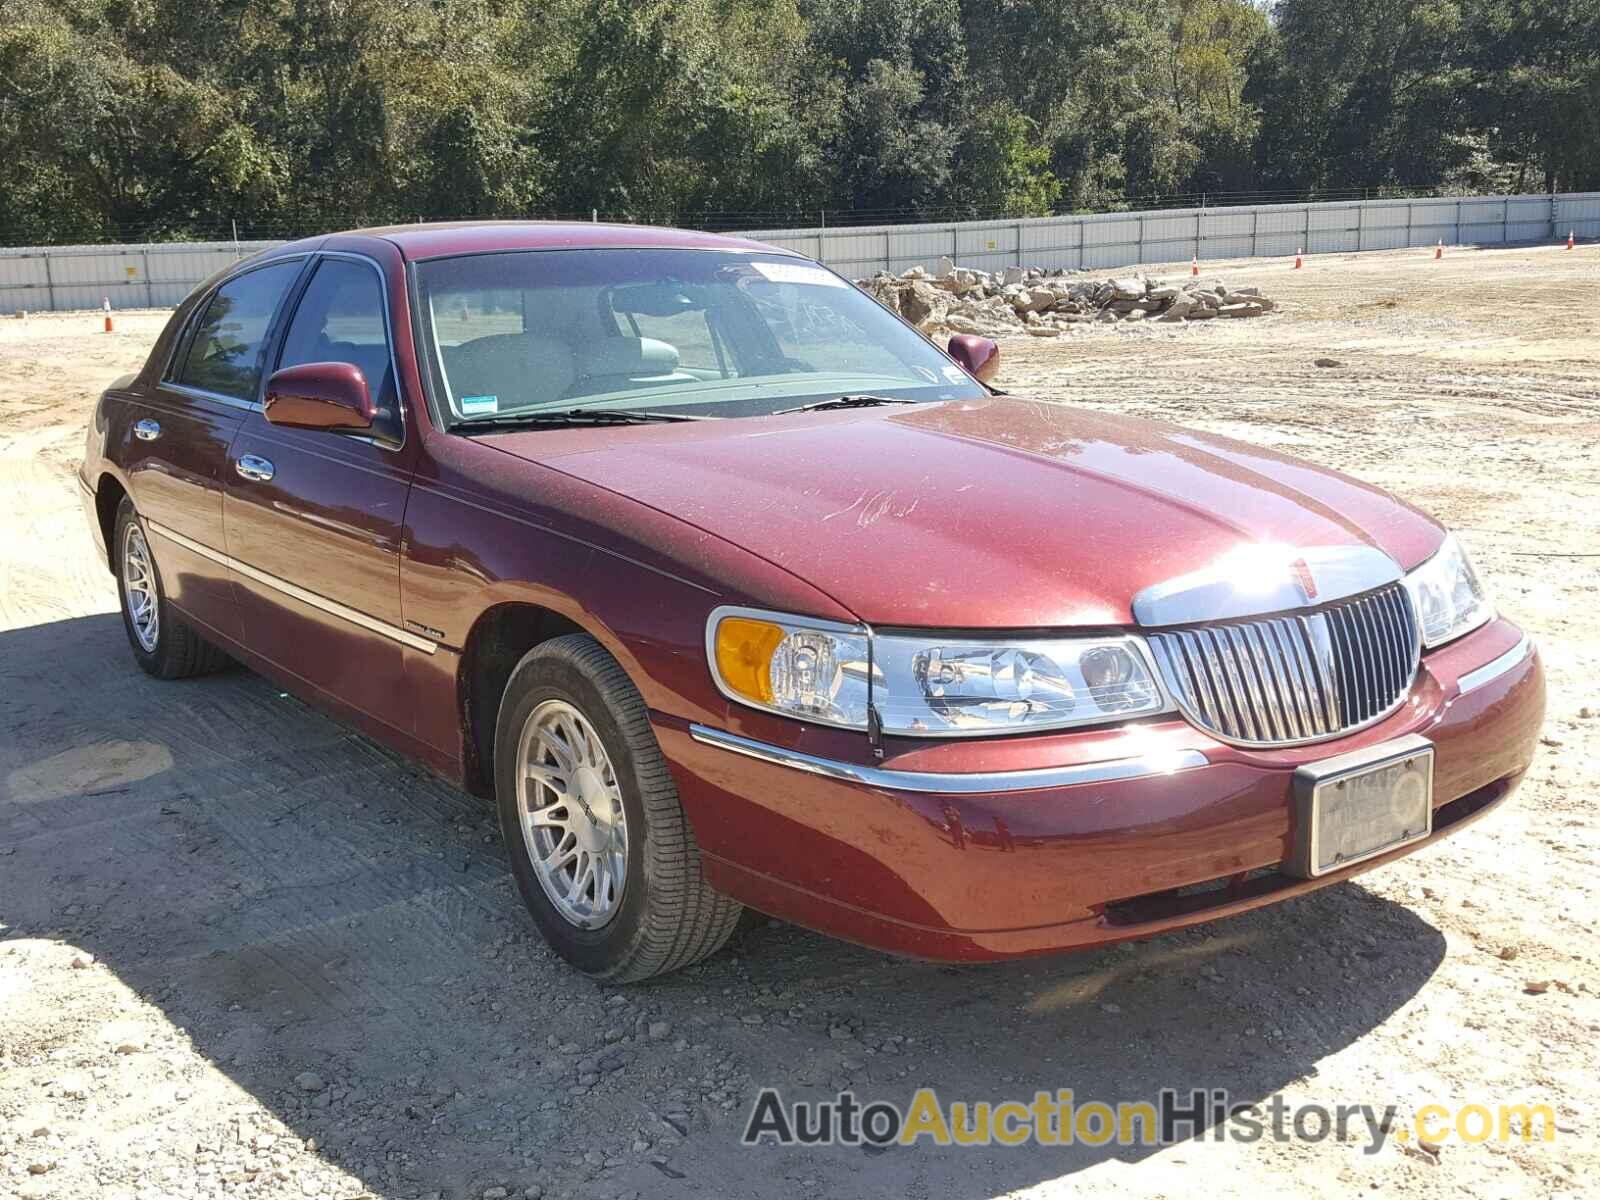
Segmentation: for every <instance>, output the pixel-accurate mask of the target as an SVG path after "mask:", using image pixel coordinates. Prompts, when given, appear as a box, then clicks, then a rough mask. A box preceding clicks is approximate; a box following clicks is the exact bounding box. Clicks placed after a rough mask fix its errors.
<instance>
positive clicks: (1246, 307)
mask: <svg viewBox="0 0 1600 1200" xmlns="http://www.w3.org/2000/svg"><path fill="white" fill-rule="evenodd" d="M1266 311H1267V310H1266V309H1264V308H1262V307H1261V306H1260V305H1259V304H1224V305H1223V306H1222V307H1221V308H1219V309H1218V310H1217V316H1219V317H1259V316H1261V315H1262V314H1263V313H1264V312H1266Z"/></svg>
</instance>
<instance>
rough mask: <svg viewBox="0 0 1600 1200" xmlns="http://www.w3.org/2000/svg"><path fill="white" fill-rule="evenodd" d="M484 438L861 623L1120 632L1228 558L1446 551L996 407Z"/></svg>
mask: <svg viewBox="0 0 1600 1200" xmlns="http://www.w3.org/2000/svg"><path fill="white" fill-rule="evenodd" d="M485 440H492V441H493V443H494V444H495V445H496V446H497V447H498V448H500V449H502V450H505V451H508V452H510V453H513V454H517V455H520V456H521V457H524V458H527V459H529V460H532V461H537V462H541V463H544V464H546V465H547V466H549V467H552V468H554V469H556V470H560V471H562V472H565V473H567V474H569V475H572V476H575V477H577V478H579V479H583V480H586V481H588V482H590V483H592V484H595V485H597V486H599V487H603V488H607V489H609V490H611V491H614V492H618V493H620V494H622V495H625V496H629V497H632V498H633V499H635V500H637V501H638V502H639V503H641V504H646V505H649V506H651V507H652V508H656V509H659V510H661V511H663V512H667V513H670V514H672V515H674V516H676V517H678V518H679V519H681V520H683V521H687V522H689V523H691V524H693V525H695V526H697V527H699V528H700V529H702V530H704V531H706V532H708V533H711V534H714V535H716V536H717V537H720V538H724V539H726V540H727V541H729V542H732V543H734V544H736V545H738V546H740V547H742V548H744V549H746V550H748V551H750V552H751V553H754V554H757V555H760V556H761V557H762V558H765V559H767V560H769V561H770V562H773V563H777V564H779V565H781V566H783V567H784V568H786V569H788V570H789V571H791V572H793V573H794V574H795V575H797V576H799V577H800V578H802V579H804V580H806V581H807V582H808V583H810V584H812V585H813V586H815V587H817V588H820V589H821V590H822V591H824V592H826V593H827V594H828V595H830V596H832V597H833V598H834V599H835V600H836V601H838V602H839V603H840V604H841V605H843V606H844V607H845V608H847V609H849V610H850V611H851V612H853V613H855V614H856V616H857V617H859V618H860V619H862V620H864V621H867V622H870V623H873V624H877V625H889V626H896V625H898V626H923V627H941V628H950V629H980V628H996V629H998V628H1006V629H1043V628H1056V627H1062V626H1099V625H1127V624H1130V623H1132V613H1131V608H1130V606H1131V603H1132V600H1133V597H1134V596H1135V594H1136V593H1138V592H1139V591H1140V589H1142V588H1144V587H1147V586H1149V585H1151V584H1155V583H1161V582H1164V581H1167V580H1170V579H1173V578H1175V577H1177V576H1180V575H1186V574H1189V573H1191V572H1194V571H1197V570H1201V569H1204V568H1206V567H1207V566H1208V565H1209V564H1212V563H1215V562H1217V561H1218V560H1221V559H1224V557H1225V556H1228V555H1230V554H1234V553H1236V552H1238V551H1240V549H1241V547H1247V546H1253V545H1258V544H1263V543H1266V544H1272V545H1275V546H1289V547H1297V548H1306V549H1313V548H1323V547H1344V546H1367V547H1375V548H1377V549H1379V550H1381V551H1383V552H1384V553H1386V554H1387V555H1389V557H1391V558H1392V559H1394V560H1395V562H1396V563H1397V564H1398V565H1399V566H1400V567H1401V568H1402V569H1410V568H1411V567H1413V566H1415V565H1416V564H1417V563H1419V562H1421V561H1423V560H1424V559H1426V558H1427V557H1428V556H1429V555H1430V554H1432V553H1433V551H1434V550H1435V549H1436V548H1437V547H1438V545H1439V543H1440V540H1441V538H1442V536H1443V535H1442V531H1441V530H1440V528H1439V526H1438V525H1437V524H1435V523H1434V522H1433V521H1431V520H1430V519H1429V518H1427V517H1425V516H1424V515H1422V514H1421V513H1419V512H1417V511H1416V510H1415V509H1413V508H1411V507H1410V506H1408V505H1405V504H1403V503H1401V502H1400V501H1398V500H1396V499H1395V498H1394V497H1392V496H1391V495H1389V494H1388V493H1387V492H1384V491H1381V490H1380V489H1378V488H1374V487H1371V486H1369V485H1367V484H1363V483H1360V482H1358V481H1356V480H1353V479H1350V478H1348V477H1347V476H1344V475H1340V474H1338V473H1337V472H1334V471H1329V470H1324V469H1322V468H1319V467H1314V466H1311V465H1310V464H1308V463H1304V462H1301V461H1299V460H1296V459H1293V458H1290V457H1287V456H1284V455H1280V454H1275V453H1272V452H1271V451H1267V450H1262V449H1259V448H1257V447H1253V446H1248V445H1244V444H1242V443H1239V442H1233V441H1230V440H1228V439H1225V438H1220V437H1213V436H1211V435H1208V434H1203V433H1196V432H1194V431H1191V430H1186V429H1180V428H1176V427H1172V426H1164V425H1157V424H1153V423H1150V422H1146V421H1140V420H1134V419H1130V418H1124V417H1117V416H1112V415H1109V414H1105V413H1099V412H1091V411H1086V410H1082V409H1076V408H1073V407H1071V406H1068V405H1062V404H1053V403H1044V402H1034V401H1026V400H1018V399H1013V398H1010V397H990V398H986V399H982V400H975V401H954V402H947V403H941V404H928V405H918V406H917V407H915V408H910V407H899V406H894V407H887V406H886V407H881V408H872V409H857V410H848V411H834V412H814V413H805V414H795V415H792V416H786V417H767V418H752V419H739V420H729V421H704V422H693V423H684V424H673V425H653V426H637V427H629V428H623V429H603V430H593V429H585V430H569V431H559V432H537V433H510V434H503V435H495V436H493V438H492V439H485Z"/></svg>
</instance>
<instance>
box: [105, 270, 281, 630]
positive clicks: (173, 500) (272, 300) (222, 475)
mask: <svg viewBox="0 0 1600 1200" xmlns="http://www.w3.org/2000/svg"><path fill="white" fill-rule="evenodd" d="M304 266H305V260H304V259H303V258H293V259H285V260H280V261H278V262H274V263H270V264H268V265H266V266H262V267H258V268H255V269H253V270H249V271H246V272H245V273H244V274H242V275H236V276H234V277H233V278H232V279H230V280H228V281H227V282H226V283H224V284H222V286H220V287H219V288H217V290H216V291H215V292H214V293H212V295H211V296H209V297H207V298H205V299H203V300H202V301H201V302H200V303H199V305H197V307H196V310H195V316H194V319H193V323H192V324H191V326H190V327H189V328H188V329H187V330H185V332H184V335H183V336H182V337H181V338H180V340H179V343H178V345H177V347H176V348H175V350H174V351H173V354H172V359H171V362H170V363H169V364H168V367H167V369H166V371H165V372H164V373H163V375H162V376H161V378H160V379H158V380H155V381H153V382H152V383H151V384H150V387H149V390H148V391H146V392H145V393H144V402H143V403H140V404H135V405H130V406H129V411H128V413H127V417H128V419H129V421H130V429H129V430H128V433H127V435H126V436H127V443H126V444H127V447H128V450H127V456H126V458H125V460H124V461H125V463H126V467H127V471H128V485H129V490H130V492H131V493H132V496H133V503H134V506H135V507H136V508H137V509H138V510H139V513H140V515H141V516H142V517H143V518H144V520H145V524H146V526H147V527H148V529H149V532H150V534H151V538H152V546H151V550H152V553H154V555H155V557H156V563H157V566H158V567H159V568H160V570H161V581H162V585H163V587H164V588H165V589H166V593H167V599H168V600H169V601H170V602H171V603H173V604H175V605H177V607H178V608H179V609H181V610H183V612H184V613H186V614H187V615H188V616H190V617H192V618H194V620H195V621H196V622H197V623H199V624H201V625H208V626H210V627H211V628H212V629H214V630H216V631H217V632H219V633H222V634H225V635H228V636H232V637H237V636H238V634H239V623H238V613H237V611H236V607H235V603H234V591H233V582H232V579H231V577H230V576H229V573H228V569H227V565H226V549H225V538H224V537H223V532H222V496H223V489H224V486H225V483H226V472H227V470H228V447H229V444H230V443H231V442H232V441H233V437H234V434H235V432H236V431H237V429H238V428H239V426H240V424H241V423H242V422H243V420H244V417H245V414H246V413H247V412H249V411H250V408H251V406H252V405H254V404H255V403H256V401H257V398H258V397H257V389H258V387H259V385H260V382H261V370H262V358H263V355H264V354H265V352H266V348H267V344H268V341H269V340H270V338H269V335H270V333H271V330H272V322H273V316H274V314H275V313H276V312H277V310H278V307H279V305H280V304H281V302H282V301H283V299H284V297H285V295H287V293H288V292H289V289H290V286H291V285H292V284H293V283H294V281H295V279H296V278H297V277H298V276H299V274H300V272H301V269H302V268H303V267H304Z"/></svg>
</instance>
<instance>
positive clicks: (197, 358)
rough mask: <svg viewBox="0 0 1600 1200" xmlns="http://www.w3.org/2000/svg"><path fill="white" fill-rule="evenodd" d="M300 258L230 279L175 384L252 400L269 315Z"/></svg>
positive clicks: (204, 316)
mask: <svg viewBox="0 0 1600 1200" xmlns="http://www.w3.org/2000/svg"><path fill="white" fill-rule="evenodd" d="M300 267H301V263H300V261H299V260H291V261H289V262H281V263H274V264H273V265H272V266H270V267H261V268H259V269H257V270H254V271H248V272H246V273H245V274H243V275H239V276H236V277H235V278H233V279H230V280H228V282H227V283H224V284H223V285H222V286H221V287H219V288H218V289H217V291H216V294H215V295H214V296H212V297H211V299H210V301H209V302H208V303H207V304H206V308H205V312H204V313H203V314H202V315H201V317H200V321H199V324H198V325H197V326H196V328H195V331H194V336H193V338H192V339H191V340H190V343H189V351H188V355H187V357H186V358H185V359H184V363H183V366H182V367H181V368H179V370H178V371H177V372H176V375H175V382H177V383H179V384H182V385H183V386H185V387H192V388H199V389H200V390H201V391H206V392H216V393H217V394H218V395H222V396H231V397H233V398H234V399H236V400H246V401H254V400H255V398H256V393H257V391H258V390H259V388H260V386H261V368H262V354H263V352H264V351H265V349H266V341H267V333H268V331H269V330H270V329H271V327H272V315H273V313H275V312H277V310H278V305H279V303H280V302H281V301H282V300H283V296H284V293H285V292H287V291H288V290H289V285H290V284H291V283H293V282H294V280H295V277H296V276H297V275H299V274H300Z"/></svg>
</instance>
